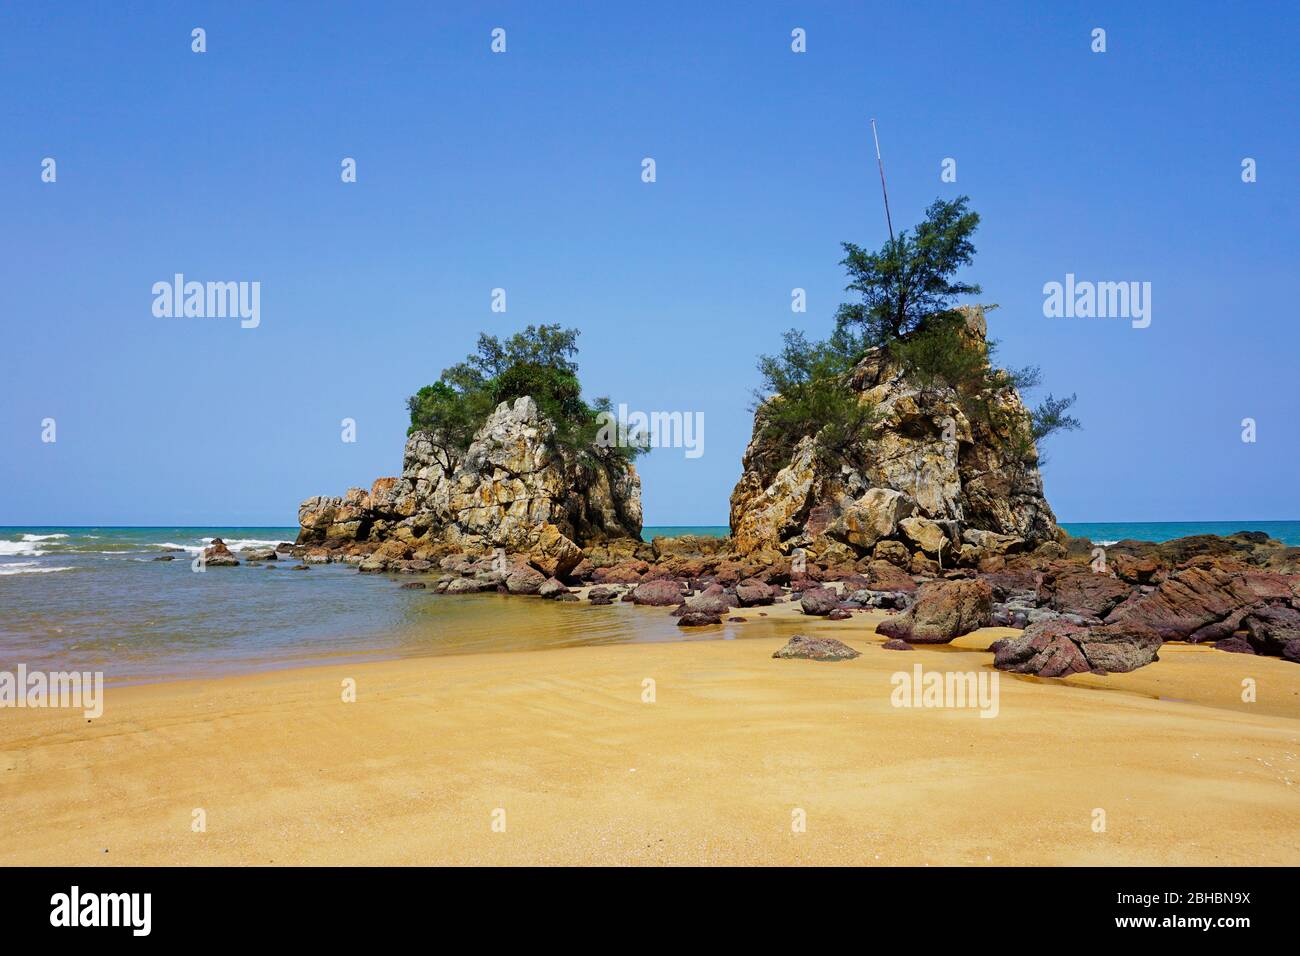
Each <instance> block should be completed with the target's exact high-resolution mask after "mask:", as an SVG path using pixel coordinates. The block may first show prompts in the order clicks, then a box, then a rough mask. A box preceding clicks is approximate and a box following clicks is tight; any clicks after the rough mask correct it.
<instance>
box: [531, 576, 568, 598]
mask: <svg viewBox="0 0 1300 956" xmlns="http://www.w3.org/2000/svg"><path fill="white" fill-rule="evenodd" d="M537 593H538V595H540V596H541V597H544V598H553V597H559V596H560V595H561V594H568V593H569V589H568V588H567V587H565V586H564V582H563V581H559V580H557V579H555V578H547V579H546V580H545V581H543V582H542V586H541V587H539V588H538V589H537Z"/></svg>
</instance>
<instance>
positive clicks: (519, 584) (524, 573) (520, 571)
mask: <svg viewBox="0 0 1300 956" xmlns="http://www.w3.org/2000/svg"><path fill="white" fill-rule="evenodd" d="M547 580H548V578H547V576H546V575H545V574H542V573H541V572H540V571H538V570H536V569H534V568H530V567H529V566H528V565H520V566H518V567H516V568H515V569H514V570H512V571H511V572H510V573H509V574H507V575H506V590H507V591H509V592H510V593H511V594H537V593H538V592H539V591H540V590H541V589H542V585H543V584H545V583H546V582H547Z"/></svg>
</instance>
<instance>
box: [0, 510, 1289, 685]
mask: <svg viewBox="0 0 1300 956" xmlns="http://www.w3.org/2000/svg"><path fill="white" fill-rule="evenodd" d="M1065 527H1066V528H1067V529H1068V530H1069V531H1070V532H1071V533H1072V534H1075V535H1082V536H1086V537H1089V538H1091V539H1093V540H1094V541H1096V542H1099V543H1103V542H1111V541H1118V540H1120V539H1122V538H1139V539H1146V540H1152V541H1164V540H1168V539H1170V538H1175V537H1181V536H1184V535H1189V534H1203V533H1212V534H1229V533H1231V532H1233V531H1242V530H1247V531H1264V532H1266V533H1267V534H1269V535H1271V536H1273V537H1275V538H1278V539H1280V540H1282V541H1284V542H1286V543H1287V544H1291V545H1300V521H1231V522H1195V523H1192V522H1187V523H1183V522H1158V523H1144V524H1135V523H1074V522H1070V523H1067V524H1066V525H1065ZM297 530H298V529H297V528H287V527H286V528H230V527H223V528H215V527H214V528H177V527H171V528H118V527H105V528H60V527H39V528H34V527H28V528H18V527H0V670H4V671H13V670H14V669H15V668H16V666H17V665H18V664H19V663H23V664H26V665H27V666H28V668H29V669H48V670H54V669H59V670H64V669H75V670H100V671H103V672H104V674H105V678H106V679H107V680H109V681H110V682H134V681H148V680H159V679H169V678H180V677H188V676H196V675H201V674H209V673H222V672H233V671H250V670H259V669H263V668H266V667H277V666H292V665H295V664H303V663H308V662H311V663H317V662H327V661H346V660H355V659H365V658H371V657H375V656H384V657H398V656H423V655H430V654H442V653H465V652H472V651H495V650H508V649H515V648H539V647H558V646H573V645H580V644H606V643H618V642H625V641H661V640H662V641H667V640H681V639H682V637H683V635H682V632H681V631H680V630H679V629H678V628H677V627H676V626H675V625H676V622H675V620H674V619H673V618H672V617H670V616H668V615H666V614H663V613H662V611H661V610H659V609H654V610H651V609H645V608H634V607H629V606H626V605H617V604H616V605H613V606H611V607H590V606H587V605H585V604H584V605H576V604H562V603H555V602H550V601H522V600H520V599H518V598H508V597H503V596H501V595H496V594H484V595H473V596H461V597H452V598H448V597H442V596H440V595H437V594H434V593H432V592H428V591H420V590H403V589H402V588H401V587H400V585H401V584H402V583H404V582H406V581H410V580H412V579H411V578H409V577H405V576H402V575H362V574H357V572H356V570H355V569H354V568H352V567H350V566H347V565H316V566H313V567H312V568H311V569H310V570H308V571H294V570H291V569H290V568H291V565H293V564H296V563H297V562H296V561H292V560H279V561H274V562H268V563H267V564H265V565H262V566H255V565H254V566H250V565H242V566H240V567H237V568H207V569H206V570H205V571H204V572H203V573H195V572H194V571H193V570H192V566H191V562H192V560H193V558H194V557H195V555H197V554H198V553H199V551H200V550H201V549H202V548H203V547H204V546H205V545H206V544H207V543H208V542H209V541H210V540H211V539H212V538H214V537H220V538H222V539H223V540H225V542H226V543H227V544H228V545H229V546H230V547H231V548H232V549H234V550H236V551H238V550H239V549H240V548H243V547H253V546H274V545H276V544H278V543H279V542H281V541H292V540H293V539H294V537H295V535H296V534H297ZM726 533H727V529H726V528H725V527H718V526H706V527H668V526H660V527H647V528H646V529H645V536H646V538H647V539H649V538H652V537H654V536H656V535H679V534H701V535H715V536H717V535H725V534H726ZM162 556H170V557H171V558H172V560H170V561H158V560H155V559H156V558H159V557H162ZM766 626H767V625H766V624H760V623H759V622H753V623H750V624H748V625H745V627H746V628H748V630H747V631H746V633H747V634H756V633H759V631H760V629H762V628H764V627H766ZM737 635H738V631H737V627H736V626H732V625H728V626H725V627H724V629H723V631H722V632H721V635H720V636H722V637H724V638H728V637H733V636H737Z"/></svg>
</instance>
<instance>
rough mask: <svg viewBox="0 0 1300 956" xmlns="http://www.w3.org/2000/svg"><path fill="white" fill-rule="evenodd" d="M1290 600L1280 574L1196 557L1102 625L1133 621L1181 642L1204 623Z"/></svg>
mask: <svg viewBox="0 0 1300 956" xmlns="http://www.w3.org/2000/svg"><path fill="white" fill-rule="evenodd" d="M1291 597H1292V587H1291V582H1290V581H1289V580H1288V579H1287V578H1286V577H1285V576H1283V575H1280V574H1274V573H1272V572H1268V571H1258V570H1255V569H1253V568H1251V567H1249V566H1247V565H1243V564H1238V563H1236V562H1220V561H1213V560H1204V559H1198V560H1196V561H1194V562H1192V563H1191V564H1189V565H1188V566H1187V567H1185V568H1183V569H1181V570H1179V571H1175V572H1174V573H1173V574H1171V575H1170V576H1169V577H1168V578H1167V579H1166V580H1165V581H1163V582H1162V583H1161V584H1160V585H1159V586H1158V587H1157V588H1156V589H1155V590H1154V591H1151V592H1150V593H1148V594H1142V595H1139V596H1138V597H1136V598H1134V599H1133V600H1130V601H1126V602H1124V604H1122V605H1120V606H1119V607H1116V608H1115V609H1114V610H1113V611H1111V613H1110V614H1109V615H1107V617H1106V619H1105V620H1106V622H1107V623H1108V624H1109V623H1114V622H1116V621H1119V620H1124V621H1134V622H1137V623H1140V624H1145V625H1147V626H1148V627H1150V628H1151V629H1153V630H1154V631H1155V632H1156V633H1158V634H1159V635H1160V637H1161V638H1162V639H1163V640H1166V641H1182V640H1187V639H1188V638H1189V637H1190V636H1191V635H1193V634H1196V633H1197V632H1198V631H1201V630H1202V628H1205V627H1206V625H1209V624H1216V623H1219V622H1222V621H1225V620H1226V619H1228V618H1229V617H1230V615H1232V613H1233V612H1234V611H1238V610H1240V609H1242V608H1245V607H1248V606H1250V605H1253V604H1258V603H1260V602H1266V601H1278V602H1283V601H1289V600H1290V598H1291ZM1202 634H1204V632H1202ZM1222 636H1223V637H1226V636H1227V635H1222Z"/></svg>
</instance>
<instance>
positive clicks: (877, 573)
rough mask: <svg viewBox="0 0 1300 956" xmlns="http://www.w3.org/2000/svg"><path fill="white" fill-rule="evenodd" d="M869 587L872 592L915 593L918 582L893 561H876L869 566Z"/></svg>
mask: <svg viewBox="0 0 1300 956" xmlns="http://www.w3.org/2000/svg"><path fill="white" fill-rule="evenodd" d="M866 576H867V587H868V588H869V589H870V590H872V591H891V592H898V591H915V590H916V582H915V581H914V580H912V576H911V575H909V574H908V573H907V572H906V571H904V570H902V568H900V567H898V566H897V565H895V564H894V563H893V562H892V561H881V560H875V561H872V562H871V563H870V564H868V565H867V575H866Z"/></svg>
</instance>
